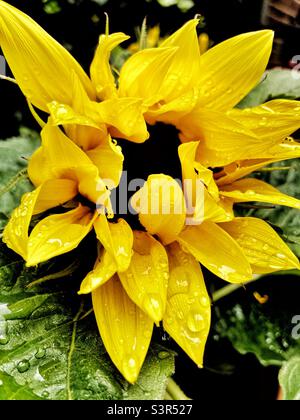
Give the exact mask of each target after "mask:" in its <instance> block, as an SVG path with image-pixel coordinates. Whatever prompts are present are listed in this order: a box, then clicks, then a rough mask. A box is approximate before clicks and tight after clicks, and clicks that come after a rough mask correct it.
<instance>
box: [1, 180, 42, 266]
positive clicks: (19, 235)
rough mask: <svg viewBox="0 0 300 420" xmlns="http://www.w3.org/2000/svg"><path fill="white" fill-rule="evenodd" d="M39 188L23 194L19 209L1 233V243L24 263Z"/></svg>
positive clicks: (14, 212)
mask: <svg viewBox="0 0 300 420" xmlns="http://www.w3.org/2000/svg"><path fill="white" fill-rule="evenodd" d="M40 191H41V187H39V188H37V189H36V190H34V191H33V192H30V193H27V194H24V196H23V197H22V201H21V204H20V206H19V207H17V208H16V209H15V210H14V211H13V213H12V215H11V218H10V219H9V222H8V224H7V225H6V227H5V229H4V232H3V242H4V243H6V245H7V246H8V247H9V248H11V249H12V250H13V251H15V252H16V253H17V254H19V255H21V257H22V258H23V259H24V260H25V261H26V260H27V256H28V230H29V225H30V221H31V218H32V215H33V212H34V208H35V205H36V202H37V200H38V197H39V194H40Z"/></svg>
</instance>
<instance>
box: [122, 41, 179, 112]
mask: <svg viewBox="0 0 300 420" xmlns="http://www.w3.org/2000/svg"><path fill="white" fill-rule="evenodd" d="M176 51H177V48H149V49H146V50H143V51H139V52H138V53H136V54H134V55H133V56H131V57H130V58H129V59H128V60H127V61H126V63H125V64H124V65H123V67H122V69H121V73H120V78H119V95H120V97H126V96H127V97H133V98H134V97H135V98H143V99H144V101H145V103H146V104H147V105H148V106H151V105H154V104H155V103H158V102H159V101H161V100H163V90H162V86H163V81H164V79H165V76H166V74H167V72H168V69H169V68H170V65H171V63H172V57H173V56H174V54H175V53H176Z"/></svg>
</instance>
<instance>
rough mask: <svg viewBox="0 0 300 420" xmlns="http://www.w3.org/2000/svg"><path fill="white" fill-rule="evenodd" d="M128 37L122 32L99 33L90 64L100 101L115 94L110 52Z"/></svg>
mask: <svg viewBox="0 0 300 420" xmlns="http://www.w3.org/2000/svg"><path fill="white" fill-rule="evenodd" d="M129 38H130V37H129V36H127V35H125V34H123V33H115V34H112V35H101V36H100V39H99V45H98V47H97V50H96V52H95V56H94V59H93V61H92V64H91V79H92V82H93V84H94V86H95V89H96V92H97V96H98V98H99V99H100V100H101V101H104V100H105V99H110V98H112V97H116V96H117V88H116V85H115V78H114V76H113V74H112V72H111V68H110V61H109V60H110V54H111V52H112V50H113V49H115V48H116V47H117V46H118V45H119V44H121V43H122V42H124V41H126V40H127V39H129Z"/></svg>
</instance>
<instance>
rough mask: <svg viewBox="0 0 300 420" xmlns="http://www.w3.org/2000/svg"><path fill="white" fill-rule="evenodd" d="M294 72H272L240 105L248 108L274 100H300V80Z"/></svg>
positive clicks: (267, 74) (268, 73) (269, 72)
mask: <svg viewBox="0 0 300 420" xmlns="http://www.w3.org/2000/svg"><path fill="white" fill-rule="evenodd" d="M297 76H298V77H295V72H293V71H292V70H270V71H268V72H266V74H265V77H264V79H263V81H262V82H261V83H260V84H259V85H258V86H257V87H256V88H255V89H254V90H253V91H252V92H251V93H250V94H249V95H248V96H246V98H245V99H243V100H242V102H241V103H240V104H239V105H238V107H239V108H248V107H253V106H257V105H261V104H263V103H264V102H267V101H270V100H272V99H279V98H283V99H298V98H300V78H299V75H298V74H297Z"/></svg>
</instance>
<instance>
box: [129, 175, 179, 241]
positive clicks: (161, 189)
mask: <svg viewBox="0 0 300 420" xmlns="http://www.w3.org/2000/svg"><path fill="white" fill-rule="evenodd" d="M131 203H132V207H133V208H134V210H135V211H137V213H139V220H140V222H141V223H142V225H143V226H144V227H145V228H146V229H147V231H148V232H149V233H151V234H152V235H158V236H159V237H160V238H161V239H162V241H163V242H164V244H168V243H171V242H173V241H174V240H175V238H176V235H178V234H179V233H180V232H181V231H182V229H183V227H184V224H185V217H186V207H185V201H184V196H183V192H182V189H181V188H180V186H179V184H178V183H177V182H176V181H175V180H174V179H173V178H171V177H170V176H167V175H151V176H149V178H148V180H147V182H146V183H145V185H144V186H143V187H142V188H141V189H140V190H139V191H138V192H137V193H136V194H135V195H134V196H133V198H132V200H131Z"/></svg>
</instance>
